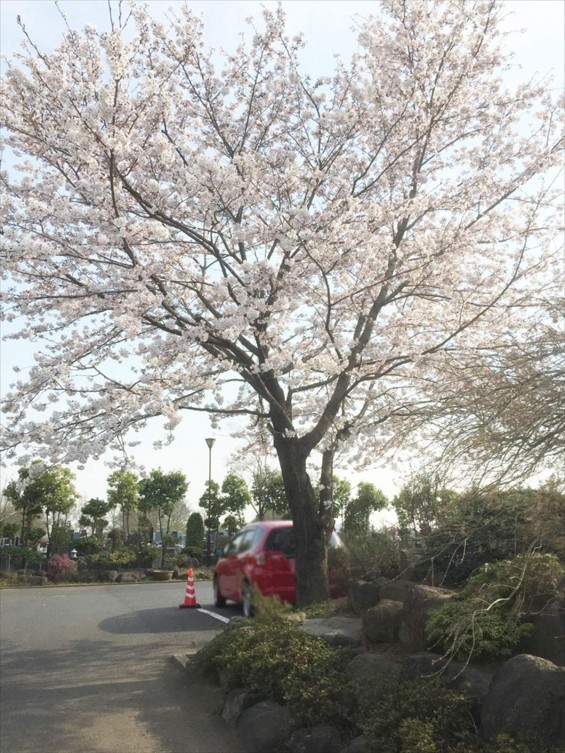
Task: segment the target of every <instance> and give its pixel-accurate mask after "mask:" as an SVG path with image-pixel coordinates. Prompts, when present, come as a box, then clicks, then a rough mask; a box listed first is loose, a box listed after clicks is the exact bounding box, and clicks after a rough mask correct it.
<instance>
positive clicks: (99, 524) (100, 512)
mask: <svg viewBox="0 0 565 753" xmlns="http://www.w3.org/2000/svg"><path fill="white" fill-rule="evenodd" d="M109 511H110V504H109V502H104V500H103V499H99V498H98V497H93V498H92V499H89V500H88V502H86V504H85V505H83V508H82V510H81V516H80V519H79V525H81V526H88V527H89V528H91V529H92V535H93V536H97V537H98V538H99V539H101V538H102V535H103V532H104V528H106V526H107V525H108V521H107V520H106V517H105V516H106V515H107V514H108V512H109Z"/></svg>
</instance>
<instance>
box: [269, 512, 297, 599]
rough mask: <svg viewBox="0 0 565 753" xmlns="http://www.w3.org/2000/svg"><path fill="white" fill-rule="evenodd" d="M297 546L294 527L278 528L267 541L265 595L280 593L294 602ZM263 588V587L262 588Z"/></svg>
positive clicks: (280, 595) (283, 597) (282, 596)
mask: <svg viewBox="0 0 565 753" xmlns="http://www.w3.org/2000/svg"><path fill="white" fill-rule="evenodd" d="M295 565H296V547H295V542H294V531H293V529H292V527H290V526H289V527H288V528H286V527H285V528H276V529H275V530H274V531H271V533H270V534H269V536H268V538H267V541H266V542H265V575H266V578H265V581H264V583H265V589H264V591H263V593H265V595H272V594H276V595H278V596H279V597H280V598H281V599H282V600H283V601H288V602H290V603H291V604H294V602H295V601H296V586H295V579H294V571H295ZM262 590H263V589H262Z"/></svg>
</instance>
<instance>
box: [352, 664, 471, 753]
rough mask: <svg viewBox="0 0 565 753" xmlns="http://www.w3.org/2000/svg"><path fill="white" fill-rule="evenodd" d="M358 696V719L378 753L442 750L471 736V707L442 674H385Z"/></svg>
mask: <svg viewBox="0 0 565 753" xmlns="http://www.w3.org/2000/svg"><path fill="white" fill-rule="evenodd" d="M360 701H361V703H360V710H359V725H360V727H361V729H362V730H363V733H364V734H365V735H366V736H367V737H368V739H369V744H370V746H372V748H374V750H378V751H379V753H414V752H417V753H443V751H451V750H456V749H457V748H456V747H455V746H457V745H458V744H459V743H460V742H464V741H466V740H472V739H473V738H474V736H475V722H474V715H475V714H476V711H477V710H476V708H475V707H474V706H473V703H472V702H471V701H470V700H469V699H467V698H465V696H463V695H462V694H460V693H457V692H455V691H454V690H452V689H450V688H448V687H447V685H446V684H445V682H444V681H443V680H442V679H441V678H435V677H434V678H430V679H420V680H408V679H395V680H390V681H389V682H387V683H386V685H385V686H384V687H383V686H382V684H380V685H379V686H378V687H373V688H371V687H369V688H368V689H367V692H364V693H363V694H362V696H361V698H360Z"/></svg>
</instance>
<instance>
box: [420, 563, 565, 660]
mask: <svg viewBox="0 0 565 753" xmlns="http://www.w3.org/2000/svg"><path fill="white" fill-rule="evenodd" d="M564 573H565V570H564V568H563V567H562V566H561V565H560V563H559V561H558V560H557V558H556V557H555V556H554V555H549V554H538V553H534V554H529V555H520V556H518V557H516V558H515V559H513V560H509V561H503V562H498V563H495V564H493V565H491V566H489V567H487V568H484V569H483V570H481V571H480V572H478V573H476V574H475V575H474V576H473V577H472V578H470V579H469V581H468V582H467V585H466V586H465V588H464V589H463V591H462V592H461V595H460V598H459V599H457V600H456V601H453V602H450V603H448V604H444V605H443V606H441V607H440V608H439V609H437V610H435V611H434V612H433V613H432V614H431V615H430V616H429V618H428V621H427V624H426V636H427V639H428V641H429V642H430V644H431V646H433V647H434V648H439V649H440V650H441V651H444V652H446V653H447V654H449V655H450V656H453V657H455V658H458V659H467V658H469V657H472V658H473V659H500V658H505V657H509V656H511V655H512V654H513V653H514V651H515V649H516V647H517V646H518V645H519V643H520V641H521V640H522V639H523V638H524V637H525V636H527V635H528V634H529V632H531V628H532V626H531V624H529V623H527V622H525V619H526V618H527V615H528V613H529V612H530V611H531V610H532V609H536V608H540V607H541V606H543V604H544V603H545V602H546V601H548V600H549V599H550V598H551V597H552V596H554V595H555V594H556V592H557V588H558V584H559V582H560V581H561V579H562V578H563V575H564Z"/></svg>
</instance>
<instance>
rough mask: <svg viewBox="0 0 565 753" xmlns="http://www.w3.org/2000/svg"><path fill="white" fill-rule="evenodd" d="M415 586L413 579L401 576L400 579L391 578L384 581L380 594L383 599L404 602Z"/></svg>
mask: <svg viewBox="0 0 565 753" xmlns="http://www.w3.org/2000/svg"><path fill="white" fill-rule="evenodd" d="M413 588H414V583H412V581H410V580H405V579H401V578H399V579H398V580H390V581H389V582H388V583H384V584H383V585H382V586H381V588H380V590H379V594H380V597H381V599H390V601H402V602H404V601H406V597H407V596H408V594H409V593H410V591H411V590H412V589H413Z"/></svg>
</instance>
